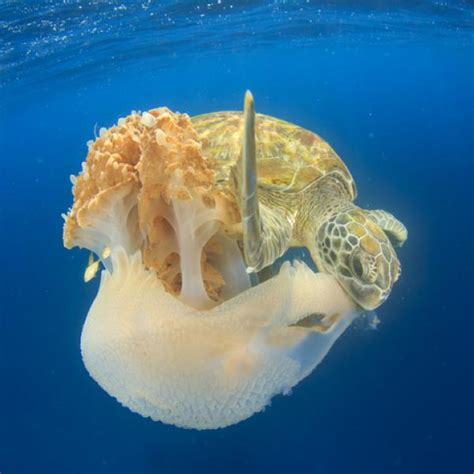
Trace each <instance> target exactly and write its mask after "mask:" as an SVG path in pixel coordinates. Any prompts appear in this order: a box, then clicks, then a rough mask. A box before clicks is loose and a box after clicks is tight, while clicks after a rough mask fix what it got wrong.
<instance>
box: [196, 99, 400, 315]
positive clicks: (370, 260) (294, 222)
mask: <svg viewBox="0 0 474 474" xmlns="http://www.w3.org/2000/svg"><path fill="white" fill-rule="evenodd" d="M192 123H193V126H194V127H195V129H196V130H197V132H198V134H199V138H200V140H201V143H202V146H203V153H204V155H205V156H206V158H207V159H208V160H209V162H210V163H211V166H212V167H213V168H214V170H215V173H216V174H215V179H216V184H217V185H218V186H223V187H226V188H227V187H232V188H233V191H234V192H235V195H236V197H237V201H238V203H239V206H240V212H241V217H242V229H241V233H242V235H241V239H242V243H243V251H244V258H245V261H246V264H247V265H248V267H249V271H255V272H258V271H259V270H261V269H263V268H265V267H267V266H268V265H270V264H271V263H273V262H274V261H275V259H276V258H278V257H279V256H281V255H282V254H283V253H284V252H285V251H286V250H287V249H288V248H289V247H291V246H304V247H307V248H308V250H309V251H310V253H311V256H312V258H313V260H314V261H315V263H316V265H317V266H318V269H319V270H320V271H323V272H326V273H330V274H332V275H334V276H335V277H336V278H337V279H338V280H339V282H340V283H341V285H342V286H343V287H344V288H345V289H346V291H347V292H348V293H349V294H350V295H351V296H352V297H353V299H354V300H355V301H356V302H357V303H358V304H359V305H360V306H361V307H362V308H364V309H374V308H376V307H377V306H379V305H380V304H381V303H383V301H385V299H386V298H387V297H388V295H389V294H390V291H391V289H392V286H393V284H394V283H395V281H396V280H397V279H398V277H399V275H400V263H399V261H398V258H397V255H396V253H395V251H394V249H393V245H402V244H403V242H404V241H405V240H406V238H407V231H406V228H405V227H404V225H403V224H402V223H401V222H399V221H398V220H397V219H395V217H394V216H392V215H391V214H389V213H388V212H386V211H382V210H376V211H369V210H363V209H360V208H358V207H357V206H356V205H355V204H353V202H352V201H353V200H354V199H355V198H356V196H357V191H356V187H355V183H354V180H353V178H352V176H351V174H350V172H349V170H348V169H347V167H346V166H345V165H344V163H343V162H342V160H341V159H340V158H339V156H337V154H336V153H335V151H334V150H333V149H332V148H331V147H330V145H329V144H328V143H327V142H325V141H324V140H323V139H321V138H320V137H319V136H318V135H316V134H315V133H313V132H310V131H308V130H305V129H303V128H301V127H298V126H296V125H293V124H291V123H288V122H284V121H282V120H279V119H276V118H273V117H269V116H266V115H261V114H258V115H256V114H255V108H254V103H253V97H252V95H251V94H250V92H247V94H246V96H245V102H244V112H243V113H242V112H216V113H210V114H205V115H200V116H197V117H194V118H193V119H192Z"/></svg>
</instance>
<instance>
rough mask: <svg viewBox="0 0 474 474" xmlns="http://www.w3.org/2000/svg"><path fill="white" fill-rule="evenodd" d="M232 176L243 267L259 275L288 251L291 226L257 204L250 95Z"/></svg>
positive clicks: (281, 216) (282, 216) (283, 215)
mask: <svg viewBox="0 0 474 474" xmlns="http://www.w3.org/2000/svg"><path fill="white" fill-rule="evenodd" d="M232 175H233V178H234V186H235V190H236V194H237V196H238V198H239V200H240V212H241V217H242V232H243V249H244V258H245V263H246V265H247V266H248V271H249V272H258V271H259V270H261V269H262V268H264V267H266V266H267V265H270V264H271V263H273V262H274V261H275V260H276V259H277V258H278V257H280V256H281V255H282V254H283V253H284V252H285V251H286V250H287V249H288V247H289V244H290V241H291V235H292V230H293V222H292V220H291V219H290V218H289V216H287V215H286V213H285V210H284V209H278V208H275V207H273V208H271V207H267V206H265V205H264V204H262V203H260V204H259V190H258V186H257V154H256V139H255V106H254V102H253V97H252V94H251V93H250V91H247V92H246V94H245V100H244V133H243V140H242V153H241V155H240V158H239V159H238V160H237V163H236V164H235V166H234V167H233V169H232ZM262 192H264V193H265V190H262Z"/></svg>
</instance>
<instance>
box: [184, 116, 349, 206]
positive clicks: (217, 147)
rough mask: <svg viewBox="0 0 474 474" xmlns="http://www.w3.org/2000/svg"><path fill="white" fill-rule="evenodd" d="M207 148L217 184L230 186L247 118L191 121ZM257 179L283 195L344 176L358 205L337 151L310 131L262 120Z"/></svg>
mask: <svg viewBox="0 0 474 474" xmlns="http://www.w3.org/2000/svg"><path fill="white" fill-rule="evenodd" d="M191 121H192V124H193V126H194V128H195V129H196V131H197V133H198V135H199V139H200V141H201V143H202V151H203V154H204V156H205V157H206V158H207V159H208V160H209V161H210V163H211V166H212V167H213V169H214V170H215V172H216V183H217V184H221V185H224V186H227V185H228V183H229V175H230V170H231V167H232V166H233V165H234V164H235V163H236V162H237V160H238V158H239V156H240V152H241V148H242V136H243V113H242V112H214V113H210V114H204V115H198V116H196V117H193V118H192V119H191ZM255 133H256V140H257V177H258V183H259V185H264V186H266V187H270V188H272V189H274V190H277V191H282V192H298V191H301V190H302V189H304V188H305V187H306V186H308V185H309V184H311V183H313V182H314V181H315V180H316V179H318V178H320V177H322V176H324V175H326V174H328V173H330V172H332V171H338V173H337V176H338V177H339V178H340V179H341V180H342V181H343V183H344V185H345V186H346V188H347V191H348V192H349V194H350V196H351V197H352V199H355V197H356V194H357V192H356V187H355V183H354V180H353V178H352V176H351V174H350V172H349V170H348V169H347V167H346V165H345V164H344V163H343V161H342V160H341V159H340V158H339V156H338V155H337V154H336V152H335V151H334V150H333V149H332V148H331V146H330V145H329V144H328V143H327V142H326V141H324V140H323V139H322V138H321V137H319V136H318V135H316V134H315V133H313V132H310V131H309V130H306V129H304V128H301V127H298V126H297V125H294V124H292V123H289V122H285V121H283V120H280V119H277V118H274V117H270V116H268V115H263V114H257V115H256V119H255Z"/></svg>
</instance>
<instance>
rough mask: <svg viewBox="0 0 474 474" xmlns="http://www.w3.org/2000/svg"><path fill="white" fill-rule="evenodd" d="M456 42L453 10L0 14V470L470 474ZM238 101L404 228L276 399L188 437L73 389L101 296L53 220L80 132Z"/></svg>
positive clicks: (86, 380)
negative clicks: (365, 291)
mask: <svg viewBox="0 0 474 474" xmlns="http://www.w3.org/2000/svg"><path fill="white" fill-rule="evenodd" d="M473 27H474V6H473V3H472V2H469V1H428V0H425V1H408V0H403V1H376V0H372V1H361V2H356V1H349V0H344V1H331V2H312V1H306V2H305V1H272V2H257V1H233V2H231V1H230V0H208V2H190V1H184V2H153V1H140V2H126V1H123V2H120V1H63V2H59V1H41V2H35V1H23V2H22V1H2V2H0V100H1V103H0V150H1V156H0V198H1V200H0V230H1V232H0V244H1V249H2V252H1V254H0V261H1V269H2V271H1V276H0V380H1V382H0V400H1V403H0V472H1V473H2V474H10V473H20V472H24V473H66V472H74V473H92V472H98V473H102V472H104V473H105V472H111V473H112V472H137V473H151V472H153V473H155V472H156V473H173V472H196V473H198V472H205V473H214V472H229V473H230V472H245V473H253V472H258V473H280V472H281V473H321V474H323V473H324V474H326V473H327V474H339V473H364V474H371V473H374V474H385V473H387V474H388V473H400V474H401V473H407V474H408V473H430V474H432V473H453V474H454V473H472V472H473V470H474V449H473V446H474V433H473V430H474V428H473V426H474V413H473V410H474V409H473V406H474V404H473V401H474V393H473V384H474V370H473V368H474V367H473V361H474V357H473V356H474V354H473V339H474V327H473V316H474V315H473V308H472V294H473V291H474V290H473V276H472V268H473V263H474V262H473V247H474V240H473V215H474V214H473V204H474V199H473V198H474V187H473V184H474V183H473V151H474V150H473V148H474V147H473V145H474V140H473V135H474V123H473V117H474V113H473V110H474V100H473V98H474V97H473V96H474V59H473V58H474V48H473V32H474V28H473ZM246 89H250V90H252V92H253V94H254V97H255V101H256V108H257V111H259V112H262V113H266V114H270V115H274V116H277V117H279V118H283V119H285V120H288V121H291V122H294V123H297V124H299V125H301V126H303V127H305V128H308V129H310V130H313V131H315V132H316V133H318V134H320V135H321V136H322V137H323V138H325V139H326V140H327V141H328V142H329V143H330V144H331V145H332V146H333V147H334V148H335V150H336V151H337V152H338V154H339V155H340V156H341V157H342V158H343V160H344V161H345V163H346V164H347V166H348V167H349V169H350V170H351V172H352V174H353V175H354V178H355V180H356V183H357V185H358V189H359V198H358V201H357V203H358V204H359V205H360V206H362V207H369V208H370V207H372V208H383V209H386V210H389V211H390V212H393V213H394V214H395V215H396V216H397V217H398V218H400V219H401V220H402V221H403V222H404V223H405V225H406V226H407V228H408V230H409V238H408V241H407V242H406V244H405V246H404V247H403V248H402V249H400V250H399V251H398V254H399V257H400V260H401V262H402V268H403V270H402V277H401V279H400V280H399V282H398V283H397V284H396V285H395V288H394V290H393V292H392V295H391V296H390V298H389V299H388V301H387V302H386V303H385V304H384V305H383V306H382V307H381V308H379V309H378V310H377V315H378V317H379V318H380V320H381V323H380V325H379V326H378V328H377V330H371V329H370V328H369V327H368V325H367V324H364V323H363V321H359V322H356V323H355V324H354V325H353V326H352V327H351V328H350V329H349V330H348V331H347V332H346V333H345V334H344V335H343V336H342V337H341V338H340V339H339V340H338V341H337V343H336V344H335V346H334V348H333V349H332V350H331V351H330V353H329V354H328V356H327V357H326V359H325V360H324V362H323V363H322V364H321V365H320V366H319V367H318V368H317V370H316V371H315V372H314V373H313V374H312V375H311V376H309V377H308V378H306V379H305V380H303V381H302V382H301V383H300V384H299V385H298V386H297V387H295V389H294V390H293V392H292V393H291V394H290V395H289V396H277V397H275V398H274V399H273V400H272V403H271V406H269V407H267V408H266V409H265V411H263V412H262V413H259V414H256V415H254V416H252V417H251V418H250V419H248V420H246V421H244V422H241V423H239V424H237V425H235V426H231V427H229V428H225V429H220V430H214V431H201V432H199V431H195V430H183V429H179V428H176V427H174V426H169V425H164V424H162V423H159V422H152V421H151V420H149V419H145V418H142V417H140V416H139V415H136V414H134V413H132V412H131V411H129V410H128V409H125V408H123V407H122V406H120V404H118V403H117V402H116V401H115V400H114V399H113V398H112V397H110V396H109V395H107V394H106V393H105V392H104V391H103V390H102V389H101V388H100V387H99V386H98V385H97V384H96V382H94V380H93V379H92V378H91V377H90V376H89V375H88V373H87V372H86V370H85V368H84V366H83V363H82V360H81V354H80V350H79V339H80V334H81V328H82V325H83V322H84V319H85V316H86V314H87V310H88V308H89V306H90V304H91V302H92V300H93V298H94V296H95V294H96V291H97V288H98V281H99V280H98V279H97V278H96V279H94V280H93V281H92V282H90V283H88V284H85V283H84V282H83V272H84V268H85V266H86V264H87V259H88V254H87V252H86V251H81V250H77V249H75V250H73V251H66V250H65V249H64V248H63V245H62V225H63V220H62V219H61V213H62V212H66V211H67V209H68V207H69V206H70V205H71V203H72V196H71V190H70V189H71V185H70V182H69V175H70V174H72V173H77V172H78V171H79V169H80V166H81V162H82V161H83V160H84V158H85V156H86V152H87V147H86V141H87V140H90V139H91V138H93V137H94V128H95V129H96V130H98V129H99V128H100V127H109V126H111V125H112V124H114V123H115V122H116V121H117V119H118V118H119V117H123V116H125V115H127V114H129V113H130V112H131V111H132V110H143V111H144V110H148V109H150V108H154V107H158V106H163V105H166V106H168V107H169V108H170V109H172V110H174V111H180V112H187V113H189V114H190V115H196V114H200V113H204V112H209V111H217V110H235V109H241V107H242V100H243V94H244V91H245V90H246Z"/></svg>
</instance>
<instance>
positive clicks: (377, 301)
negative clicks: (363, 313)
mask: <svg viewBox="0 0 474 474" xmlns="http://www.w3.org/2000/svg"><path fill="white" fill-rule="evenodd" d="M347 207H348V209H340V210H338V212H336V213H334V214H333V215H331V216H328V217H327V218H326V219H323V220H322V221H320V222H321V224H320V225H319V227H318V228H317V230H316V232H314V233H313V235H312V239H313V243H312V245H309V247H310V250H311V253H312V256H313V259H314V260H315V261H316V262H317V265H318V268H319V269H320V270H321V271H323V272H325V273H329V274H332V275H334V276H335V277H336V278H337V279H338V281H339V283H340V284H341V285H342V286H343V287H344V289H345V290H346V291H347V292H348V293H349V294H350V295H351V297H352V298H353V299H354V301H356V302H357V303H358V304H359V305H360V306H361V307H362V308H364V309H367V310H371V309H375V308H377V307H378V306H380V305H381V304H382V303H383V302H384V301H385V300H386V299H387V297H388V296H389V294H390V292H391V290H392V287H393V285H394V283H395V282H396V281H397V280H398V278H399V276H400V272H401V269H400V262H399V260H398V258H397V255H396V253H395V250H394V248H393V246H392V243H391V242H390V240H389V239H388V237H387V235H386V233H385V232H384V231H383V230H382V229H381V227H380V226H379V225H377V224H376V223H375V222H374V221H373V220H372V219H371V218H370V217H369V216H370V211H364V210H362V209H359V208H358V207H356V206H354V205H348V206H347ZM308 238H311V237H309V236H308Z"/></svg>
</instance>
